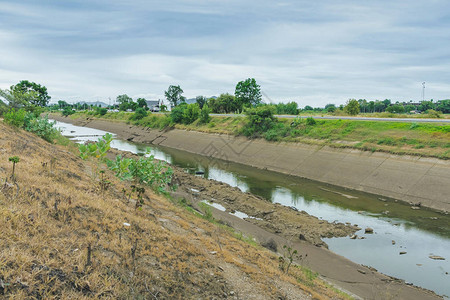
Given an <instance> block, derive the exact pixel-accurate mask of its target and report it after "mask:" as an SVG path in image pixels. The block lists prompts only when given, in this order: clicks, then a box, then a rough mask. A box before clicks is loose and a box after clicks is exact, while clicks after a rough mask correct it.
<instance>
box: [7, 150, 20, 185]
mask: <svg viewBox="0 0 450 300" xmlns="http://www.w3.org/2000/svg"><path fill="white" fill-rule="evenodd" d="M8 160H9V161H10V162H12V163H13V169H12V175H11V179H12V180H14V181H15V180H16V176H15V174H14V172H15V170H16V164H17V163H18V162H19V161H20V158H19V157H18V156H12V157H10V158H9V159H8Z"/></svg>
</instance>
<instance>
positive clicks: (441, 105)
mask: <svg viewBox="0 0 450 300" xmlns="http://www.w3.org/2000/svg"><path fill="white" fill-rule="evenodd" d="M436 110H439V111H441V112H443V113H444V114H450V99H447V100H440V101H439V102H438V104H437V105H436Z"/></svg>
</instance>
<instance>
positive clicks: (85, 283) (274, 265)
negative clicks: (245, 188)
mask: <svg viewBox="0 0 450 300" xmlns="http://www.w3.org/2000/svg"><path fill="white" fill-rule="evenodd" d="M65 143H66V144H67V143H68V142H67V141H65ZM68 144H69V147H67V146H60V145H53V144H50V143H48V142H46V141H44V140H42V139H40V138H38V137H36V136H35V135H33V134H31V133H29V132H25V131H22V130H20V129H17V128H12V127H9V126H5V125H3V124H2V123H1V122H0V149H1V151H0V180H1V182H0V222H1V223H0V225H1V226H0V236H1V240H0V297H7V298H13V299H30V298H36V299H49V298H62V299H66V298H71V299H88V298H99V297H106V298H110V299H131V298H133V299H153V298H154V299H168V298H170V299H190V298H198V297H200V298H227V297H232V295H235V297H243V298H245V297H246V296H247V295H252V296H254V297H257V298H271V299H274V298H278V297H286V296H289V293H302V291H305V292H306V293H311V294H312V295H313V297H314V298H316V299H328V298H333V299H336V298H342V297H344V298H345V297H346V296H344V295H342V294H341V293H338V292H336V291H335V290H334V289H332V288H329V287H328V286H327V285H326V284H325V283H324V282H323V281H321V280H320V279H319V278H317V274H314V273H313V272H311V271H309V270H308V269H306V268H302V267H291V269H290V272H289V274H285V273H284V272H282V271H281V270H280V269H279V262H278V257H277V256H276V255H275V254H273V253H271V252H269V251H267V250H265V249H262V248H260V247H255V246H254V245H252V244H249V243H248V242H245V241H242V240H239V239H237V238H236V237H235V235H236V234H235V233H234V232H233V230H232V229H230V228H227V227H224V226H219V225H218V224H216V223H215V222H214V220H213V219H212V218H211V216H210V215H209V214H208V213H204V215H203V216H201V215H199V214H198V213H195V212H192V211H188V210H187V209H186V206H185V205H180V204H179V203H178V202H177V201H175V200H170V199H168V198H166V197H165V196H162V195H157V194H155V193H153V192H151V191H146V194H145V196H144V198H145V205H144V206H143V207H142V210H138V211H135V209H134V207H135V205H134V204H132V203H128V202H127V201H126V200H125V199H124V195H123V194H122V189H123V188H129V186H128V185H129V184H127V183H126V182H122V181H119V180H118V179H116V178H115V177H114V175H113V174H112V172H110V171H108V170H106V169H105V172H106V173H105V176H106V177H107V179H108V180H109V181H110V182H111V184H110V185H109V188H108V189H107V190H106V191H102V189H101V188H100V185H99V178H98V177H95V176H93V168H92V165H91V164H90V163H89V162H86V161H83V160H81V159H80V158H79V157H78V154H77V151H78V150H77V148H76V147H73V145H72V147H70V145H71V144H70V143H68ZM12 156H18V157H19V158H20V161H19V162H18V163H17V164H16V165H15V180H16V183H17V184H14V179H13V178H11V175H12V168H13V166H12V163H11V162H10V161H9V157H12ZM243 278H245V280H243ZM249 293H250V294H249Z"/></svg>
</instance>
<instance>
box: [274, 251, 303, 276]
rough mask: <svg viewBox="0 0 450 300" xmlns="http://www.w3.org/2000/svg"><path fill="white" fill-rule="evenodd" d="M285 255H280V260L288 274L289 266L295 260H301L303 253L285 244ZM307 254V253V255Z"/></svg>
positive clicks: (280, 264) (282, 268)
mask: <svg viewBox="0 0 450 300" xmlns="http://www.w3.org/2000/svg"><path fill="white" fill-rule="evenodd" d="M283 250H284V251H283V256H280V257H278V262H279V266H280V269H281V270H282V271H284V272H285V273H286V274H288V272H289V268H290V266H291V265H292V263H293V262H294V260H296V259H297V260H301V259H303V255H300V254H298V251H297V250H295V249H292V247H289V246H287V245H284V246H283ZM306 256H307V254H305V257H306Z"/></svg>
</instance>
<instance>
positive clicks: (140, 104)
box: [136, 98, 148, 110]
mask: <svg viewBox="0 0 450 300" xmlns="http://www.w3.org/2000/svg"><path fill="white" fill-rule="evenodd" d="M136 102H137V106H138V107H142V108H144V109H145V110H148V106H147V101H145V99H144V98H137V100H136Z"/></svg>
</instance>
